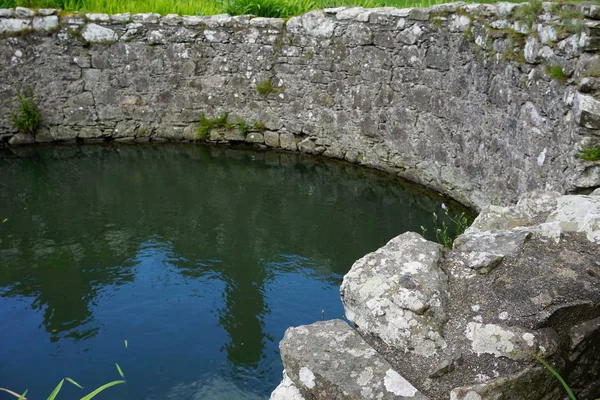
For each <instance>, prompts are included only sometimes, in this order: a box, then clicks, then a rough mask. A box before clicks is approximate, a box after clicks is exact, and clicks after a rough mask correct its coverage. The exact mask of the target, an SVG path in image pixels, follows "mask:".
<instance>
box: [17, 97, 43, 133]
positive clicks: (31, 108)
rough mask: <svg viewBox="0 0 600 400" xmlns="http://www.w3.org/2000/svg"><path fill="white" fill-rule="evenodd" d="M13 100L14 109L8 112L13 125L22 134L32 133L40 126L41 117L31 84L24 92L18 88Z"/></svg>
mask: <svg viewBox="0 0 600 400" xmlns="http://www.w3.org/2000/svg"><path fill="white" fill-rule="evenodd" d="M15 102H16V109H15V110H13V111H11V113H10V120H11V122H12V125H13V127H14V128H15V129H16V130H18V131H19V132H20V133H22V134H26V135H27V134H31V135H34V134H35V132H36V131H37V129H38V128H39V126H40V122H41V117H40V109H39V108H38V105H37V100H36V98H35V95H34V94H33V89H32V88H31V86H29V87H28V88H27V90H26V92H25V94H23V92H21V91H20V90H19V91H18V92H17V95H16V97H15Z"/></svg>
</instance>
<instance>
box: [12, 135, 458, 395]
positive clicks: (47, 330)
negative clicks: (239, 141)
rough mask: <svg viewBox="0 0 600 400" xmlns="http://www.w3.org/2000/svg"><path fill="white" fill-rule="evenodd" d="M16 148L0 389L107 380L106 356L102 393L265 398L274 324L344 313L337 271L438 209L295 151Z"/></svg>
mask: <svg viewBox="0 0 600 400" xmlns="http://www.w3.org/2000/svg"><path fill="white" fill-rule="evenodd" d="M16 151H17V153H13V152H9V151H8V150H4V151H3V152H0V205H1V208H0V221H2V220H4V219H5V218H6V219H7V221H6V222H4V223H0V319H2V320H3V321H5V322H4V323H3V324H2V327H0V339H1V340H2V343H10V345H9V346H5V347H3V348H2V349H0V359H2V360H4V361H6V360H14V362H13V363H11V364H8V363H6V362H4V363H3V366H2V367H0V386H3V385H4V386H11V387H14V388H15V389H16V390H21V389H22V388H25V387H29V388H30V394H32V395H36V394H37V395H36V397H42V396H43V395H44V394H46V395H47V393H49V392H50V390H51V389H52V387H53V385H54V384H55V383H56V381H58V380H60V379H61V378H62V377H64V376H70V375H76V374H79V375H80V376H81V377H82V378H80V380H81V379H83V380H87V381H89V384H90V387H91V386H92V385H94V384H101V383H104V382H105V381H107V380H109V379H113V378H115V376H113V375H114V374H113V375H111V374H110V373H109V372H107V371H108V370H109V369H110V368H114V367H111V365H114V364H112V363H113V362H114V361H119V362H120V363H122V364H125V365H127V366H128V371H129V372H128V371H126V373H128V374H129V379H128V380H129V383H128V385H127V388H115V389H114V391H113V392H112V395H111V397H110V398H112V399H125V398H147V399H154V398H178V399H183V398H189V399H195V398H198V399H200V398H202V399H218V398H227V399H234V398H254V397H256V398H265V397H268V393H269V392H270V391H271V390H272V388H273V387H274V386H275V385H276V384H277V382H278V381H279V379H280V371H281V363H280V361H279V356H278V353H277V342H278V340H280V338H281V337H282V335H283V331H284V330H285V328H286V327H287V326H290V325H298V324H304V323H311V322H314V321H316V320H318V319H320V318H321V310H324V311H325V316H326V318H339V317H341V315H342V313H343V309H342V307H341V304H340V301H339V295H338V291H339V284H340V282H341V279H342V276H343V274H344V273H346V272H347V271H348V269H349V268H350V266H351V265H352V263H353V262H354V261H355V260H356V259H357V258H359V257H361V256H362V255H364V254H366V253H368V252H370V251H373V250H375V249H376V248H377V247H379V246H382V245H383V244H385V242H386V241H388V240H389V239H391V238H392V237H394V236H396V235H397V234H400V233H402V232H405V231H408V230H412V231H417V232H420V230H421V229H420V227H421V226H425V227H426V228H428V229H430V230H431V224H432V220H431V214H432V212H434V211H437V210H439V206H440V203H441V202H442V201H446V202H447V199H444V198H443V197H441V196H440V195H438V194H435V193H431V192H428V191H424V190H423V189H420V188H418V187H414V185H411V184H408V183H405V182H400V181H398V180H394V179H391V178H389V177H386V176H384V175H382V174H379V173H376V172H374V171H370V170H365V169H362V168H358V167H356V166H352V165H348V164H345V163H334V162H328V161H325V160H322V159H320V158H315V157H310V156H306V155H301V154H288V153H277V152H257V151H250V150H246V149H235V148H223V147H206V146H195V145H167V144H162V145H160V146H152V145H145V146H111V145H107V146H104V145H102V146H101V145H95V146H48V147H34V148H22V149H17V150H16ZM453 207H458V205H453ZM124 339H129V341H130V342H131V343H132V345H131V348H128V349H124V346H123V345H122V343H123V340H124ZM120 360H124V361H120ZM44 365H46V366H47V367H44ZM48 369H50V370H52V372H48ZM79 375H78V376H79ZM184 393H185V394H184Z"/></svg>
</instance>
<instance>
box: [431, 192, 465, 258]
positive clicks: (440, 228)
mask: <svg viewBox="0 0 600 400" xmlns="http://www.w3.org/2000/svg"><path fill="white" fill-rule="evenodd" d="M441 207H442V210H444V215H445V216H446V219H448V220H449V221H450V223H449V224H448V223H446V221H444V220H442V221H441V222H440V218H439V216H438V214H437V213H435V212H434V213H433V228H434V230H435V239H436V241H437V242H438V243H439V244H441V245H443V246H444V247H445V248H447V249H449V250H451V249H452V245H453V244H454V239H456V238H457V237H458V236H460V235H462V234H463V233H464V231H465V229H467V227H468V226H469V219H468V218H467V215H466V214H465V213H464V212H461V213H460V214H452V215H450V208H449V207H448V206H446V204H444V203H442V206H441ZM450 225H453V229H452V230H453V231H454V232H452V230H451V229H450ZM421 231H422V233H423V236H425V233H426V232H427V229H425V228H424V227H423V226H421Z"/></svg>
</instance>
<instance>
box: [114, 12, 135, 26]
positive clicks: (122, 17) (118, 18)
mask: <svg viewBox="0 0 600 400" xmlns="http://www.w3.org/2000/svg"><path fill="white" fill-rule="evenodd" d="M110 20H111V21H114V22H118V23H120V24H125V23H127V22H129V21H131V13H122V14H113V15H111V16H110Z"/></svg>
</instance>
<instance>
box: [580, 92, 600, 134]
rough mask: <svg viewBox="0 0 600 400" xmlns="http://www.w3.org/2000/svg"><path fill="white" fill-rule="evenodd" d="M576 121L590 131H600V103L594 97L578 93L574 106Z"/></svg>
mask: <svg viewBox="0 0 600 400" xmlns="http://www.w3.org/2000/svg"><path fill="white" fill-rule="evenodd" d="M573 111H574V114H575V121H576V122H577V123H578V124H579V125H581V126H584V127H586V128H588V129H600V101H599V100H596V99H595V98H594V97H593V96H590V95H586V94H581V93H577V94H575V102H574V104H573Z"/></svg>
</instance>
